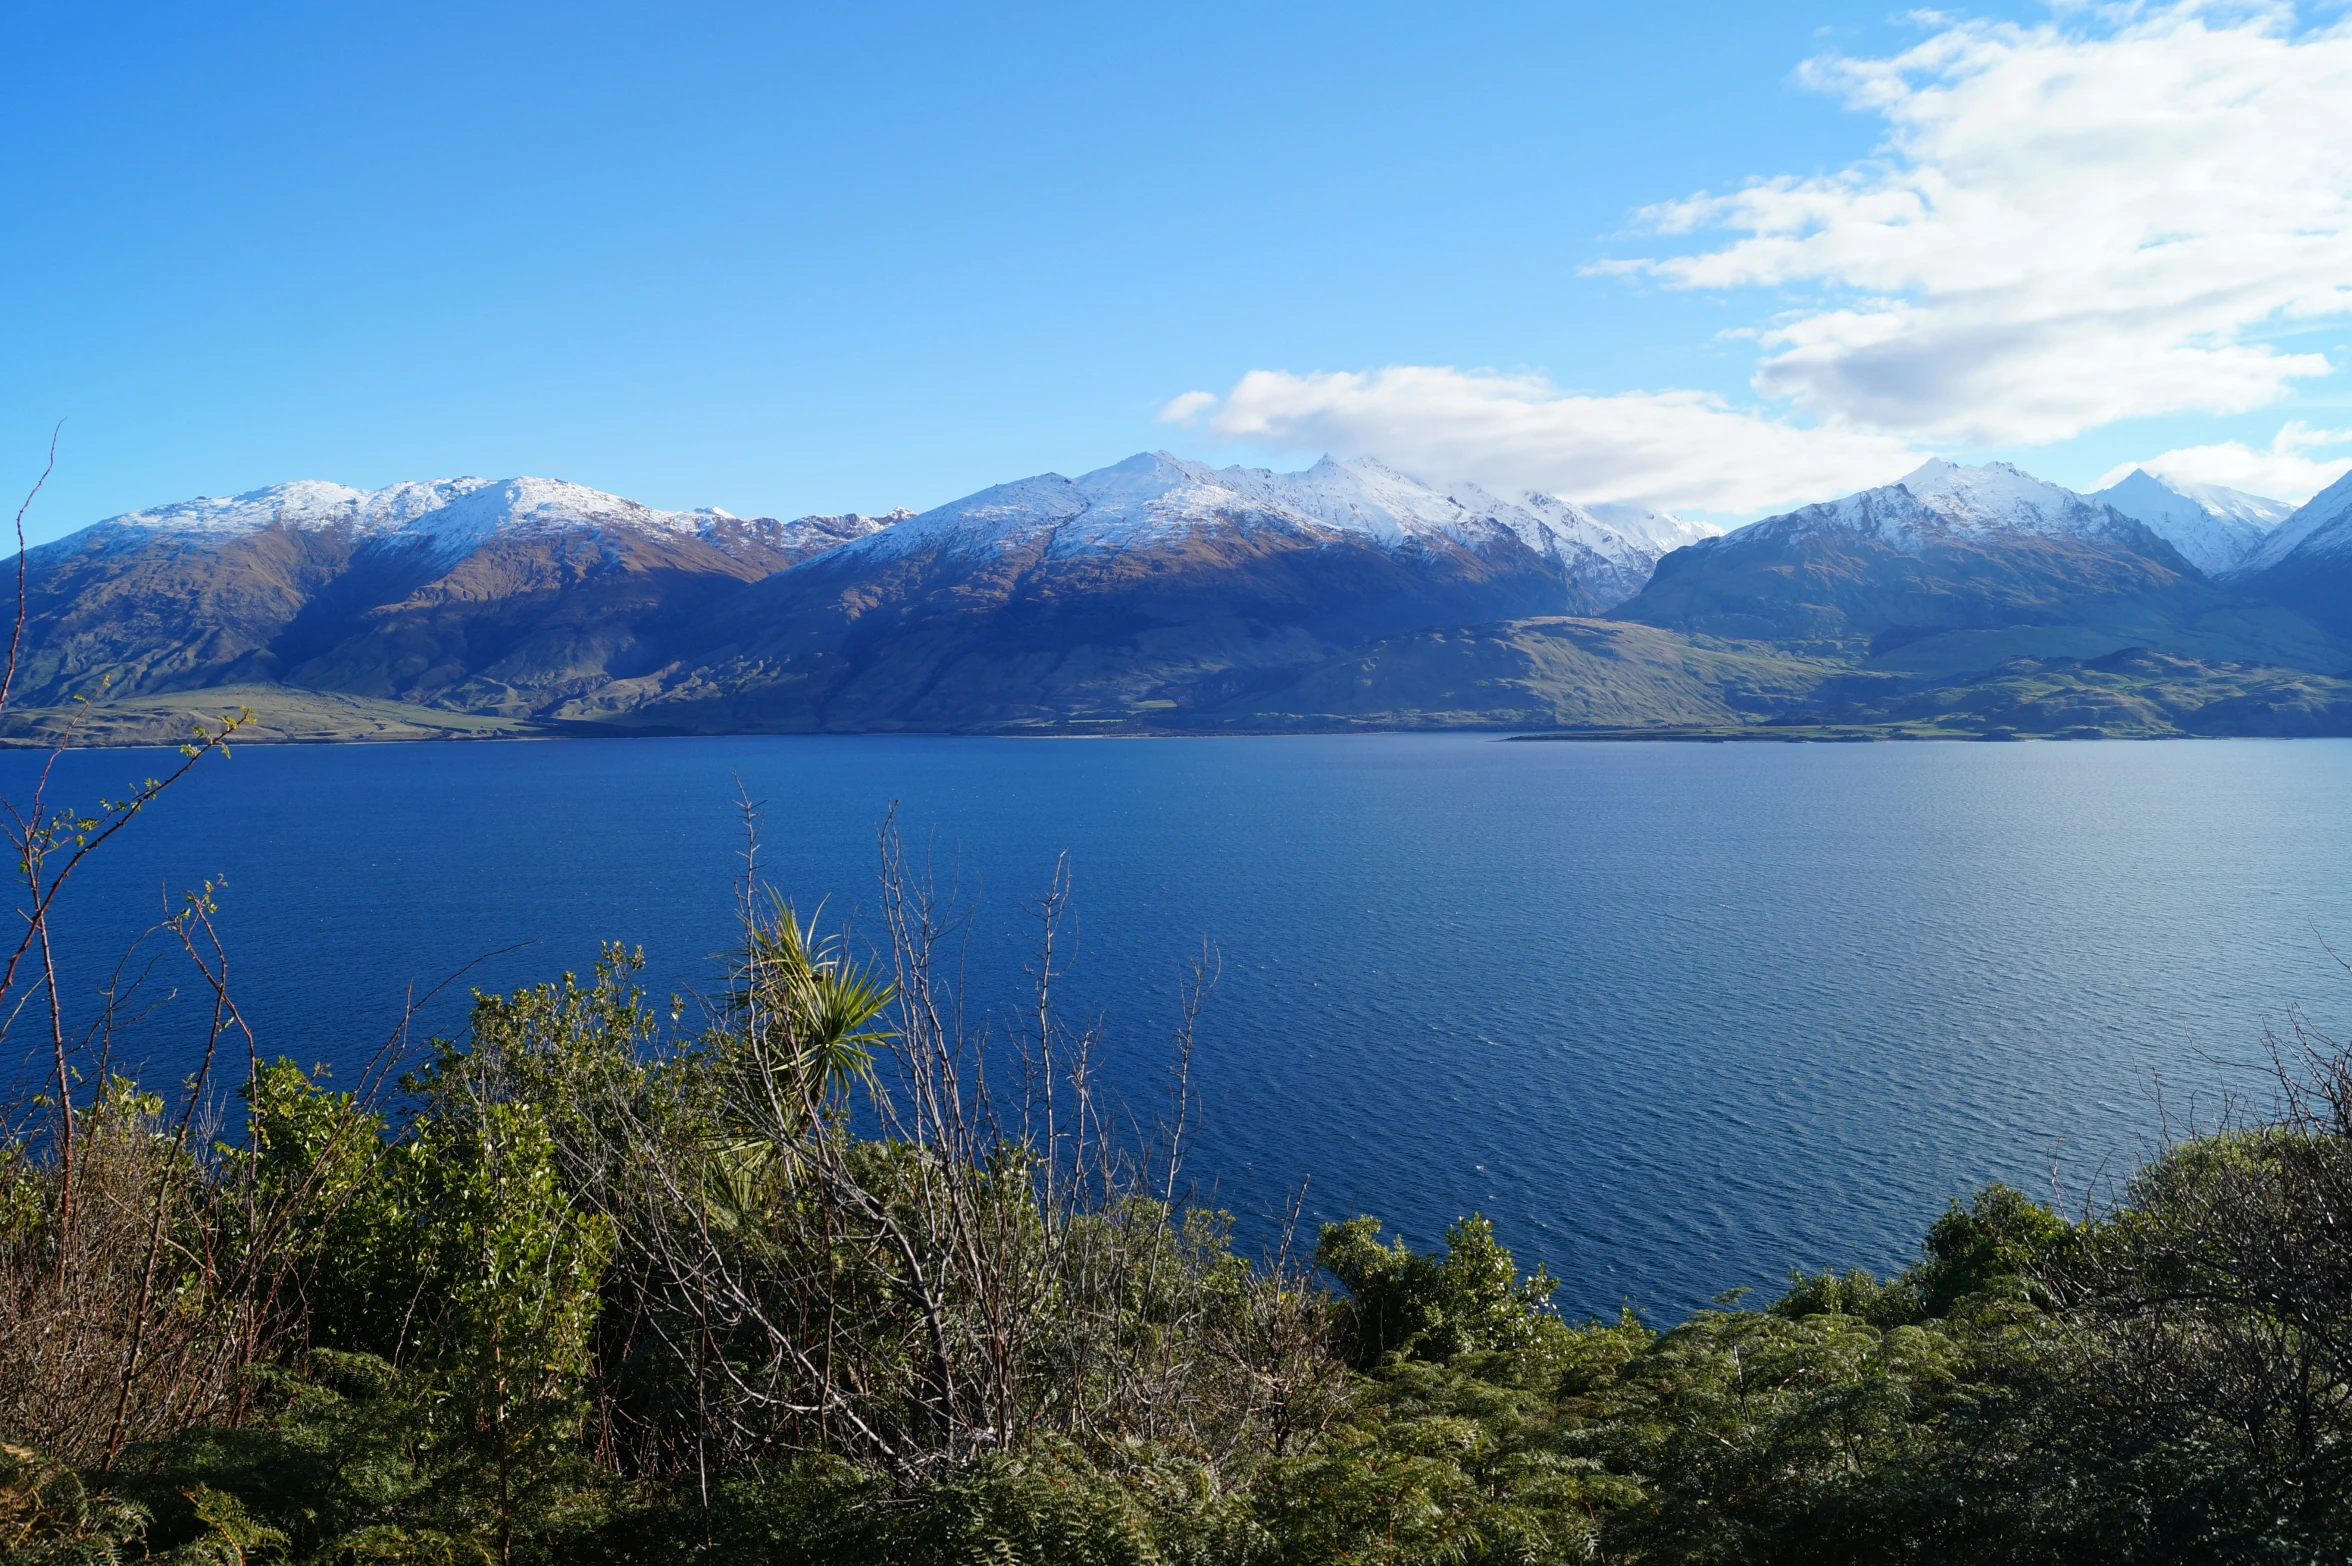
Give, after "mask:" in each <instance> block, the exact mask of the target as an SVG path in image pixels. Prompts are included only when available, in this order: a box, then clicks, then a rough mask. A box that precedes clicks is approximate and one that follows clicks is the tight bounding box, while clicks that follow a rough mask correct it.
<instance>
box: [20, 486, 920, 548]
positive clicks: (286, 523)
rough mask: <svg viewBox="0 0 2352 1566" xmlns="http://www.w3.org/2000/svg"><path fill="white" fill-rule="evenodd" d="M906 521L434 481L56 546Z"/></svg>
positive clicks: (130, 515) (164, 516)
mask: <svg viewBox="0 0 2352 1566" xmlns="http://www.w3.org/2000/svg"><path fill="white" fill-rule="evenodd" d="M910 514H911V513H907V512H904V511H898V512H892V513H891V514H890V515H888V516H886V517H880V518H875V517H862V516H857V515H854V514H849V515H843V516H828V517H803V518H801V519H799V520H798V521H795V522H789V523H784V522H777V521H775V520H773V519H771V518H767V517H753V518H743V517H737V516H735V515H733V514H732V513H730V512H726V511H721V510H719V509H717V508H715V507H712V508H705V509H700V510H694V511H662V510H659V509H657V508H655V507H652V506H647V505H642V504H640V503H639V502H637V501H634V500H629V499H625V498H624V497H622V496H619V495H608V494H606V493H605V492H604V491H602V490H596V489H590V488H588V487H587V486H586V485H584V484H574V483H571V482H569V481H568V480H564V479H549V478H530V477H523V478H511V479H483V478H457V479H434V480H431V481H428V482H421V483H419V482H411V483H402V484H392V485H388V486H387V487H385V488H383V489H353V488H351V487H350V486H348V485H344V484H329V483H324V482H321V481H318V480H314V479H305V480H299V481H297V482H295V483H291V484H273V485H271V486H269V487H268V488H266V489H256V490H250V491H248V492H246V493H245V494H242V495H231V496H206V497H201V498H198V499H195V500H183V501H180V502H178V503H176V504H173V505H168V506H156V507H152V508H150V509H148V510H144V511H132V512H126V513H124V514H123V515H121V516H117V517H109V518H107V519H106V520H105V521H103V522H99V523H96V524H94V525H92V526H90V527H88V528H84V529H83V530H82V531H81V532H79V533H75V534H72V535H69V536H68V537H67V538H65V539H61V540H59V541H58V543H59V545H65V546H73V547H84V546H87V545H90V544H97V545H101V546H103V547H108V548H128V547H133V546H135V545H137V544H139V543H141V542H143V541H145V540H146V539H149V538H153V537H156V536H165V537H178V538H186V539H190V540H192V541H196V542H218V541H222V540H226V539H230V538H235V537H239V536H241V535H244V534H248V533H255V532H259V531H261V530H262V529H264V528H269V527H286V528H293V529H298V530H304V531H318V530H324V529H328V528H336V527H346V528H349V529H351V530H352V531H353V532H355V533H358V534H360V535H362V536H364V537H368V538H374V539H384V540H389V541H392V542H395V543H399V542H415V543H419V544H422V545H425V546H427V547H430V548H434V549H437V550H441V551H443V552H447V553H461V552H463V551H466V550H470V549H473V548H475V547H477V546H479V545H480V544H482V543H484V542H486V541H487V540H489V539H491V538H499V537H510V538H511V537H530V536H540V535H545V534H549V533H568V532H581V531H594V530H598V529H616V528H617V529H622V530H626V531H631V532H637V533H649V534H656V535H660V534H670V535H691V536H694V537H698V538H701V539H703V540H705V541H707V542H711V543H713V544H716V545H718V546H719V547H721V548H730V547H731V542H730V541H731V540H735V539H739V538H740V537H741V536H742V535H743V534H744V533H746V532H750V533H753V534H757V535H760V536H762V537H764V538H766V539H767V540H768V541H769V542H771V543H777V544H782V545H784V546H786V547H792V546H795V545H803V544H809V543H814V544H819V545H822V544H826V543H832V542H838V541H840V540H842V539H846V538H853V537H859V536H862V535H864V534H866V533H870V532H874V531H876V530H878V529H880V528H883V527H886V526H888V525H889V524H890V523H892V522H896V521H898V520H901V519H902V518H904V517H906V516H908V515H910ZM50 547H57V546H50Z"/></svg>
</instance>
